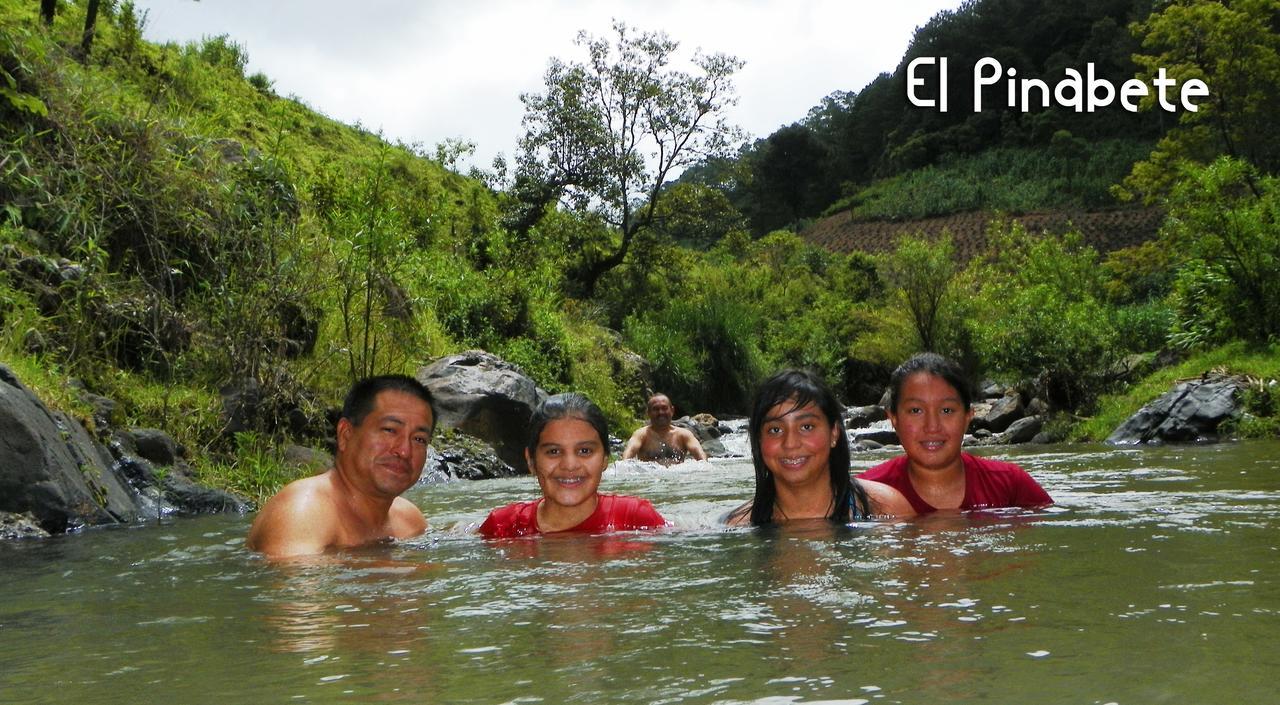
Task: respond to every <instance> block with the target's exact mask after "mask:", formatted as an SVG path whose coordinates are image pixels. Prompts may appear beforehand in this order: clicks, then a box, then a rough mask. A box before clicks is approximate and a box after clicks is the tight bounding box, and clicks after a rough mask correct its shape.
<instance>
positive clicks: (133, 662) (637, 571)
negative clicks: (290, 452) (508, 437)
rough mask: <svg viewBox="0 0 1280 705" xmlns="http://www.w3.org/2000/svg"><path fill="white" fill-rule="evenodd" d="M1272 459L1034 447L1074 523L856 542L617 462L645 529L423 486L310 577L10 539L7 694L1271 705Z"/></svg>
mask: <svg viewBox="0 0 1280 705" xmlns="http://www.w3.org/2000/svg"><path fill="white" fill-rule="evenodd" d="M1278 458H1280V444H1275V445H1271V446H1255V447H1239V446H1237V447H1234V448H1231V447H1227V448H1194V449H1145V450H1144V449H1131V448H1127V449H1123V450H1110V449H1094V448H1083V449H1079V452H1066V451H1064V450H1063V449H1052V450H1051V451H1050V452H1043V451H1037V452H1032V453H1027V454H1024V455H1022V456H1018V457H1016V458H1014V459H1015V460H1016V461H1017V462H1019V464H1021V465H1023V466H1024V467H1027V468H1028V469H1029V470H1030V471H1031V472H1032V473H1033V474H1034V475H1035V476H1036V477H1037V479H1039V480H1040V481H1041V482H1042V483H1043V484H1044V485H1045V486H1046V489H1047V490H1048V491H1049V492H1050V493H1051V494H1053V496H1054V497H1055V498H1056V499H1058V500H1059V503H1060V504H1059V506H1057V507H1054V508H1051V509H1049V510H1045V511H1041V512H1021V511H1011V512H1003V511H999V512H982V513H967V514H961V513H940V514H937V515H932V516H929V517H924V518H920V519H915V520H910V521H900V522H876V523H865V524H855V525H852V526H848V527H837V526H832V525H830V524H827V523H825V522H821V521H817V522H812V523H810V522H804V523H795V524H790V525H787V526H785V527H781V528H776V529H771V530H763V531H757V530H752V529H732V530H730V529H725V528H724V527H722V526H719V525H718V524H716V523H715V521H714V517H715V516H718V515H719V514H720V513H722V512H723V511H724V510H727V509H729V508H731V507H733V506H737V504H739V503H741V502H742V501H743V500H745V499H746V498H747V496H748V495H749V494H750V487H751V475H750V467H749V465H747V464H745V463H742V462H738V463H736V464H735V463H731V462H730V463H726V462H714V463H706V464H700V467H699V468H697V472H693V471H689V472H681V471H679V470H674V471H673V470H663V471H659V472H657V473H654V472H647V471H644V470H643V469H641V468H633V469H630V470H628V469H626V468H621V467H620V466H616V467H615V469H621V470H624V471H623V472H617V473H615V472H614V471H613V470H610V471H609V472H606V474H605V481H604V485H603V487H602V489H603V490H604V491H610V492H619V493H623V494H634V495H639V496H644V497H646V498H648V499H651V500H652V501H653V502H654V504H655V506H657V507H658V509H659V511H661V512H662V513H663V514H664V516H667V517H668V518H669V519H672V520H673V521H674V523H675V524H676V526H674V527H673V528H671V529H668V530H663V531H658V532H653V533H639V534H621V535H613V536H606V537H584V536H572V537H571V536H555V537H538V538H531V539H520V540H514V541H500V542H486V541H483V540H481V539H479V538H478V537H476V536H475V535H473V534H471V533H468V532H467V530H466V528H467V527H468V526H471V525H474V523H477V522H478V521H479V520H480V519H482V518H483V517H484V515H485V514H486V513H487V512H488V510H489V509H491V508H493V507H495V506H499V505H501V504H505V503H507V502H510V501H514V500H516V499H520V498H522V497H525V496H531V495H532V494H533V493H534V492H536V490H535V489H534V488H533V487H532V481H531V480H530V479H529V478H513V479H511V480H499V481H485V482H475V483H451V484H447V485H434V486H430V487H421V488H415V489H414V490H413V491H412V492H411V498H412V499H413V500H414V501H415V502H417V503H418V504H419V505H420V506H422V507H423V508H424V509H425V510H426V512H427V514H428V516H429V517H430V518H431V522H432V530H431V531H430V532H429V533H428V535H426V536H424V537H421V538H419V539H415V540H412V541H405V542H399V543H396V544H391V545H382V546H375V547H369V548H366V549H360V550H353V551H344V552H340V553H337V554H333V555H331V556H327V557H326V558H325V559H323V560H320V561H316V562H312V563H301V564H272V563H269V562H266V561H263V560H261V559H260V558H258V557H256V556H253V555H251V554H248V553H247V552H245V551H244V550H243V536H244V531H245V530H246V529H247V527H248V519H249V518H248V517H217V518H207V519H200V520H195V521H186V520H178V521H176V522H174V523H173V524H172V525H166V526H164V527H163V528H161V529H158V530H157V529H154V528H147V529H141V530H127V531H105V532H87V533H85V534H82V535H79V536H69V537H63V538H61V539H56V540H55V541H52V542H48V543H44V544H21V545H16V546H6V545H0V560H3V561H4V562H5V564H6V567H5V571H4V572H3V573H2V574H0V632H2V633H3V634H4V636H5V641H4V642H3V643H2V644H0V670H2V671H3V673H4V683H3V684H2V685H0V689H2V690H0V700H5V701H8V700H13V701H14V702H24V703H46V702H47V703H54V702H67V701H83V702H184V703H205V702H209V703H214V702H218V703H221V702H295V701H296V702H312V703H328V702H365V701H370V702H449V703H505V702H516V701H522V702H523V701H528V702H548V703H549V702H555V703H560V702H637V703H718V704H719V703H813V702H840V703H858V702H865V703H922V702H932V701H944V700H945V701H955V700H958V701H966V702H1023V701H1025V702H1035V703H1038V704H1039V703H1050V704H1052V703H1090V702H1096V703H1106V702H1121V703H1128V702H1133V703H1138V702H1172V701H1176V702H1267V701H1268V699H1269V698H1270V690H1271V688H1270V684H1269V682H1265V679H1264V678H1262V677H1261V675H1260V674H1265V673H1270V672H1272V671H1274V670H1275V669H1276V668H1277V667H1280V656H1277V654H1280V637H1277V634H1280V615H1278V614H1277V612H1278V608H1277V605H1280V581H1277V579H1276V577H1275V573H1274V570H1273V569H1272V568H1271V566H1272V565H1274V563H1275V560H1276V557H1277V554H1280V533H1277V531H1276V529H1277V523H1278V521H1277V520H1278V518H1280V491H1278V490H1277V487H1276V482H1275V477H1277V472H1280V459H1278ZM1244 469H1248V471H1246V472H1242V470H1244ZM1117 664H1122V665H1123V668H1120V667H1117Z"/></svg>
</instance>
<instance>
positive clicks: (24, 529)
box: [0, 512, 49, 541]
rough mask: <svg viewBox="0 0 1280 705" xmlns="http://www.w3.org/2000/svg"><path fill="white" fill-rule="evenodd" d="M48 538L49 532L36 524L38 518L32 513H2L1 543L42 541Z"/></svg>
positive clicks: (0, 520)
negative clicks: (19, 540)
mask: <svg viewBox="0 0 1280 705" xmlns="http://www.w3.org/2000/svg"><path fill="white" fill-rule="evenodd" d="M48 537H49V532H48V531H45V530H44V529H42V528H40V525H39V524H38V523H36V518H35V517H34V516H32V515H31V512H26V513H24V514H13V513H12V512H0V541H13V540H16V539H42V538H48Z"/></svg>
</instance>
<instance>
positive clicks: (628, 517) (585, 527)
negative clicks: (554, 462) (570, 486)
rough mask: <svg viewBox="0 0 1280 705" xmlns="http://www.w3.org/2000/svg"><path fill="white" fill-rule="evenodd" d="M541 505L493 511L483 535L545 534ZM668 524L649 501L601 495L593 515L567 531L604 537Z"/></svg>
mask: <svg viewBox="0 0 1280 705" xmlns="http://www.w3.org/2000/svg"><path fill="white" fill-rule="evenodd" d="M541 502H542V500H541V499H535V500H533V501H531V502H516V503H515V504H508V505H507V506H505V507H499V508H497V509H495V510H493V511H492V512H489V517H488V518H487V519H485V520H484V523H483V524H481V525H480V535H481V536H484V537H485V538H489V539H505V538H511V537H514V536H528V535H530V534H539V533H542V530H541V529H539V528H538V505H539V504H540V503H541ZM666 525H667V520H666V519H663V518H662V515H661V514H659V513H658V511H657V510H656V509H654V508H653V505H652V504H650V503H649V500H647V499H640V498H639V497H628V496H626V495H617V494H603V493H601V494H600V501H599V502H598V503H597V504H596V510H595V511H594V512H592V513H591V516H589V517H587V518H586V519H585V520H583V522H582V523H581V524H578V525H577V526H575V527H573V528H572V529H566V531H581V532H585V533H591V534H601V533H604V532H607V531H630V530H632V529H656V528H658V527H660V526H666Z"/></svg>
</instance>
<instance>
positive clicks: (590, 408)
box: [480, 394, 667, 538]
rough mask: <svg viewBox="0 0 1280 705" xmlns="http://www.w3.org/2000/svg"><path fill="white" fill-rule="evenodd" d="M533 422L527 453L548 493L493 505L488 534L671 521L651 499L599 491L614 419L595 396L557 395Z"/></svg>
mask: <svg viewBox="0 0 1280 705" xmlns="http://www.w3.org/2000/svg"><path fill="white" fill-rule="evenodd" d="M529 424H530V433H529V442H528V443H527V444H526V446H525V450H524V457H525V460H526V461H528V463H529V470H530V471H531V472H532V473H533V474H534V476H536V477H537V478H538V485H539V486H540V487H541V488H542V498H541V499H535V500H532V501H528V502H516V503H514V504H508V505H507V506H505V507H500V508H498V509H495V510H493V511H492V512H490V513H489V516H488V518H486V519H485V520H484V523H483V524H481V525H480V534H481V535H482V536H484V537H485V538H511V537H516V536H527V535H530V534H540V533H553V532H560V531H581V532H590V533H601V532H605V531H613V530H618V531H629V530H633V529H654V528H658V527H662V526H666V524H667V522H666V520H665V519H663V518H662V515H660V514H658V512H657V511H656V510H655V509H654V508H653V505H652V504H650V503H649V502H648V500H644V499H639V498H637V497H627V496H624V495H614V494H601V493H600V492H599V491H598V490H599V489H600V477H601V476H602V475H603V474H604V471H605V468H606V467H608V466H609V423H608V421H607V420H605V417H604V412H602V411H600V407H598V406H596V405H595V404H594V403H592V402H591V400H590V399H587V398H586V397H585V396H583V395H581V394H556V395H555V396H552V397H549V398H548V399H547V400H546V401H544V402H542V404H540V405H539V406H538V408H537V409H536V410H535V411H534V412H533V418H532V419H530V421H529Z"/></svg>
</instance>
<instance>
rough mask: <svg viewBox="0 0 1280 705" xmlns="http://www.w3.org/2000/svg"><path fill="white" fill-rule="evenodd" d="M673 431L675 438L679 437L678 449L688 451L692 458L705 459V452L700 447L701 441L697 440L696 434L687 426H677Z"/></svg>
mask: <svg viewBox="0 0 1280 705" xmlns="http://www.w3.org/2000/svg"><path fill="white" fill-rule="evenodd" d="M675 431H676V438H677V439H679V440H678V443H677V445H678V447H679V448H680V450H683V451H684V452H686V453H688V454H689V456H690V457H691V458H693V459H694V460H706V459H707V452H706V451H705V450H703V449H702V442H701V441H699V440H698V434H696V433H694V432H693V431H690V430H689V429H687V428H680V427H677V428H676V429H675Z"/></svg>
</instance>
